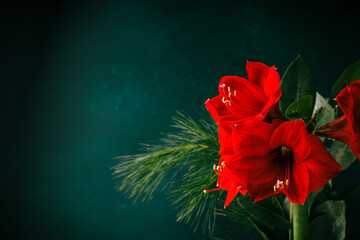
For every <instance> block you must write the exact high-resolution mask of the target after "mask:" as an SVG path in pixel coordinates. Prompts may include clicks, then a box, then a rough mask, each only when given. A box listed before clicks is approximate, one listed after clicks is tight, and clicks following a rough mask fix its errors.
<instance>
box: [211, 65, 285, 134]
mask: <svg viewBox="0 0 360 240" xmlns="http://www.w3.org/2000/svg"><path fill="white" fill-rule="evenodd" d="M246 70H247V74H248V80H247V79H245V78H241V77H236V76H226V77H223V78H222V79H221V81H220V83H219V95H218V96H216V97H215V98H213V99H210V100H208V101H206V102H205V105H206V107H207V109H208V110H209V112H210V114H211V116H212V117H213V118H214V120H215V122H216V123H218V124H219V123H220V122H222V123H224V126H225V127H227V126H231V124H234V123H239V122H244V121H248V120H251V119H253V118H258V119H259V120H264V119H265V117H267V116H268V117H270V118H283V116H282V114H281V112H280V110H279V106H278V101H279V98H280V96H281V90H280V88H279V86H280V76H279V74H278V73H277V72H276V68H275V67H274V66H272V67H268V66H266V65H265V64H262V63H259V62H249V61H248V62H247V64H246Z"/></svg>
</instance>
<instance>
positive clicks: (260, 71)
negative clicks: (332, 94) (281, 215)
mask: <svg viewBox="0 0 360 240" xmlns="http://www.w3.org/2000/svg"><path fill="white" fill-rule="evenodd" d="M246 70H247V73H248V80H247V79H245V78H240V77H234V76H227V77H224V78H222V79H221V81H220V84H219V95H218V96H216V97H215V98H213V99H210V100H208V101H206V103H205V105H206V107H207V109H208V110H209V112H210V114H211V116H212V117H213V118H214V120H215V121H216V123H217V124H218V126H219V133H218V135H219V142H220V152H219V155H221V159H220V163H219V166H218V167H216V166H215V172H216V173H217V174H218V182H217V185H218V186H219V189H224V190H226V191H228V194H227V198H226V201H225V207H226V206H227V205H228V204H229V203H230V202H231V201H232V200H233V199H234V198H235V196H236V195H237V193H239V192H240V193H241V194H243V195H244V194H246V192H248V193H249V195H250V197H251V198H252V199H254V201H255V202H256V201H259V200H262V199H264V198H266V197H269V196H273V195H275V194H279V193H284V194H285V195H286V196H287V197H288V198H289V200H290V201H291V202H293V203H301V204H303V203H304V202H305V200H306V198H307V196H308V194H309V193H310V192H314V191H317V190H319V189H320V188H321V187H322V186H324V185H325V184H326V183H327V182H328V181H329V180H330V179H331V178H333V177H335V176H336V175H337V174H338V173H339V172H340V170H341V167H340V165H339V164H338V163H337V162H336V160H335V159H334V158H333V157H332V156H331V154H330V153H329V152H328V151H327V150H326V147H325V146H324V144H323V143H322V142H321V141H320V139H319V138H318V137H317V136H315V135H312V134H309V133H308V132H307V130H306V126H305V123H304V122H303V121H302V120H296V121H285V118H284V117H283V115H282V113H281V112H280V110H279V105H278V101H279V99H280V97H281V90H280V88H279V86H280V76H279V74H278V73H277V72H276V68H275V67H274V66H273V67H268V66H266V65H264V64H262V63H257V62H248V63H247V65H246ZM357 96H359V95H357ZM338 98H339V97H338ZM338 101H339V99H338ZM353 102H354V105H356V104H357V106H359V105H360V104H359V100H357V101H355V100H354V101H353ZM355 102H356V104H355ZM339 104H340V103H339ZM346 117H347V119H348V120H347V121H348V122H349V125H351V124H352V123H353V122H352V120H349V119H360V112H359V111H357V112H354V113H353V114H352V115H351V116H350V117H348V116H346ZM355 122H356V120H355ZM335 129H338V128H336V127H335ZM350 133H351V134H353V133H357V135H356V136H357V138H356V140H354V138H353V135H351V138H350V137H349V136H350V135H349V136H348V135H347V137H348V138H346V139H347V140H348V139H350V140H349V141H352V142H353V141H359V137H358V136H359V134H360V131H359V126H358V125H356V126H355V125H352V128H351V129H350V127H349V134H350ZM357 144H358V143H357ZM358 150H359V149H358ZM215 190H217V189H215ZM207 191H211V190H207ZM207 191H205V192H207Z"/></svg>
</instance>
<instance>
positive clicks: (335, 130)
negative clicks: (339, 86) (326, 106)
mask: <svg viewBox="0 0 360 240" xmlns="http://www.w3.org/2000/svg"><path fill="white" fill-rule="evenodd" d="M335 100H336V101H337V102H338V104H339V107H340V108H341V110H342V111H343V113H344V115H343V116H342V117H341V118H339V119H337V120H335V121H333V122H330V123H328V124H326V125H324V126H322V127H321V128H319V129H318V130H317V131H316V134H317V135H319V136H324V137H328V138H333V139H336V140H339V141H342V142H344V143H346V144H348V145H349V147H350V148H351V150H352V151H353V152H354V154H355V156H356V158H357V159H358V160H359V161H360V80H359V81H356V82H352V83H350V85H349V86H347V87H346V88H344V89H343V90H342V91H341V92H340V93H339V94H338V95H337V96H336V98H335Z"/></svg>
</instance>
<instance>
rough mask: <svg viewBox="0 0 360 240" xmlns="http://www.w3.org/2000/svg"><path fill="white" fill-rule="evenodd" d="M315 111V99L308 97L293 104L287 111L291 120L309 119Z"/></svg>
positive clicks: (286, 113) (287, 115)
mask: <svg viewBox="0 0 360 240" xmlns="http://www.w3.org/2000/svg"><path fill="white" fill-rule="evenodd" d="M312 111H313V97H312V96H311V95H306V96H303V97H301V98H300V99H299V100H297V101H296V102H294V103H292V104H291V105H290V106H289V107H288V108H287V109H286V111H285V115H286V117H288V118H289V119H290V120H292V121H293V120H296V119H308V118H309V117H310V116H311V113H312Z"/></svg>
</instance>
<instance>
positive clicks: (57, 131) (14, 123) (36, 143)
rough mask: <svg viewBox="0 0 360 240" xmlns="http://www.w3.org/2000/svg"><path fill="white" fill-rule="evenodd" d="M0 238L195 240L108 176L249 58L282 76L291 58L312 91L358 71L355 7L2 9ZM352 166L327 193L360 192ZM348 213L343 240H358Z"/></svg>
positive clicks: (127, 4)
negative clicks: (353, 188) (301, 65)
mask: <svg viewBox="0 0 360 240" xmlns="http://www.w3.org/2000/svg"><path fill="white" fill-rule="evenodd" d="M0 27H1V29H0V30H1V40H0V41H1V52H0V62H1V64H0V69H1V83H2V87H1V95H0V96H1V136H2V138H3V144H2V148H3V151H2V157H1V189H2V191H1V192H2V194H1V195H2V196H1V208H2V211H1V228H2V229H1V234H2V235H4V236H6V239H199V238H200V237H201V234H200V233H193V232H192V230H191V228H190V226H188V225H186V224H179V223H176V220H175V217H176V211H175V210H174V209H173V207H172V206H171V205H170V201H169V200H167V199H166V196H165V194H164V193H163V192H159V193H158V194H157V195H156V197H155V198H154V200H153V201H152V202H151V203H150V204H144V203H137V204H135V205H134V204H132V201H131V200H127V199H125V198H124V196H123V195H122V194H121V193H119V192H117V191H116V190H115V180H114V179H113V177H112V175H111V174H112V171H111V170H110V167H112V166H114V165H115V164H116V163H117V161H116V160H114V159H113V158H114V157H116V156H119V155H127V154H135V153H138V152H139V151H138V143H141V142H146V141H148V140H156V139H158V138H159V137H160V132H161V131H168V130H169V129H170V128H169V125H170V124H171V120H170V117H171V116H172V115H173V114H174V112H175V111H176V110H178V109H181V110H184V111H186V112H187V113H189V114H190V115H195V114H196V113H197V112H198V111H199V110H200V109H201V107H202V106H203V103H204V102H205V101H206V100H207V99H208V98H211V97H213V96H215V95H216V94H217V84H218V82H219V80H220V78H221V77H222V76H225V75H239V76H246V71H245V64H246V60H250V61H260V62H263V63H265V64H267V65H276V66H277V69H278V72H279V73H280V74H281V75H282V74H283V73H284V71H285V69H286V67H287V66H288V65H289V63H290V62H291V60H292V59H294V58H295V57H296V56H297V55H298V54H301V55H302V56H303V57H304V58H305V60H306V61H307V62H308V64H309V65H310V66H311V68H312V69H313V73H314V75H315V78H316V80H317V84H318V91H319V92H320V93H321V94H323V95H324V96H328V95H329V93H330V89H331V86H332V84H333V83H334V82H335V81H336V79H337V78H338V77H339V76H340V75H341V73H342V72H343V70H344V69H345V68H346V67H347V66H348V65H350V64H351V63H353V62H355V61H358V60H359V53H360V45H359V42H358V41H359V36H360V32H359V31H358V30H359V27H360V22H359V19H358V13H357V11H356V8H354V7H352V6H341V5H336V4H333V5H332V4H329V3H327V5H326V6H324V5H314V4H312V5H311V6H309V5H306V4H305V3H304V4H301V5H299V4H295V3H289V2H285V1H284V2H275V1H272V2H271V3H270V2H268V1H262V2H252V3H249V2H248V1H223V2H222V3H220V2H219V1H197V2H192V1H189V2H187V1H117V2H115V1H114V2H110V1H97V2H96V1H86V2H80V1H71V2H62V3H61V4H58V5H52V4H49V3H48V4H42V3H37V4H34V3H33V4H29V3H21V2H17V3H13V4H2V6H1V9H0ZM359 165H360V164H359V162H356V163H354V164H353V166H352V168H351V169H349V170H347V172H346V173H343V174H341V175H340V176H339V177H338V178H337V180H336V181H335V183H334V185H335V188H336V189H339V190H341V189H343V188H344V187H346V186H348V185H351V184H354V183H360V180H359V171H360V167H359ZM358 200H359V199H355V200H354V201H353V204H352V205H350V208H349V209H350V215H349V216H350V222H349V224H348V239H359V238H360V234H359V231H357V229H356V227H357V225H358V224H359V216H360V209H359V207H358V206H357V204H356V202H358Z"/></svg>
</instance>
